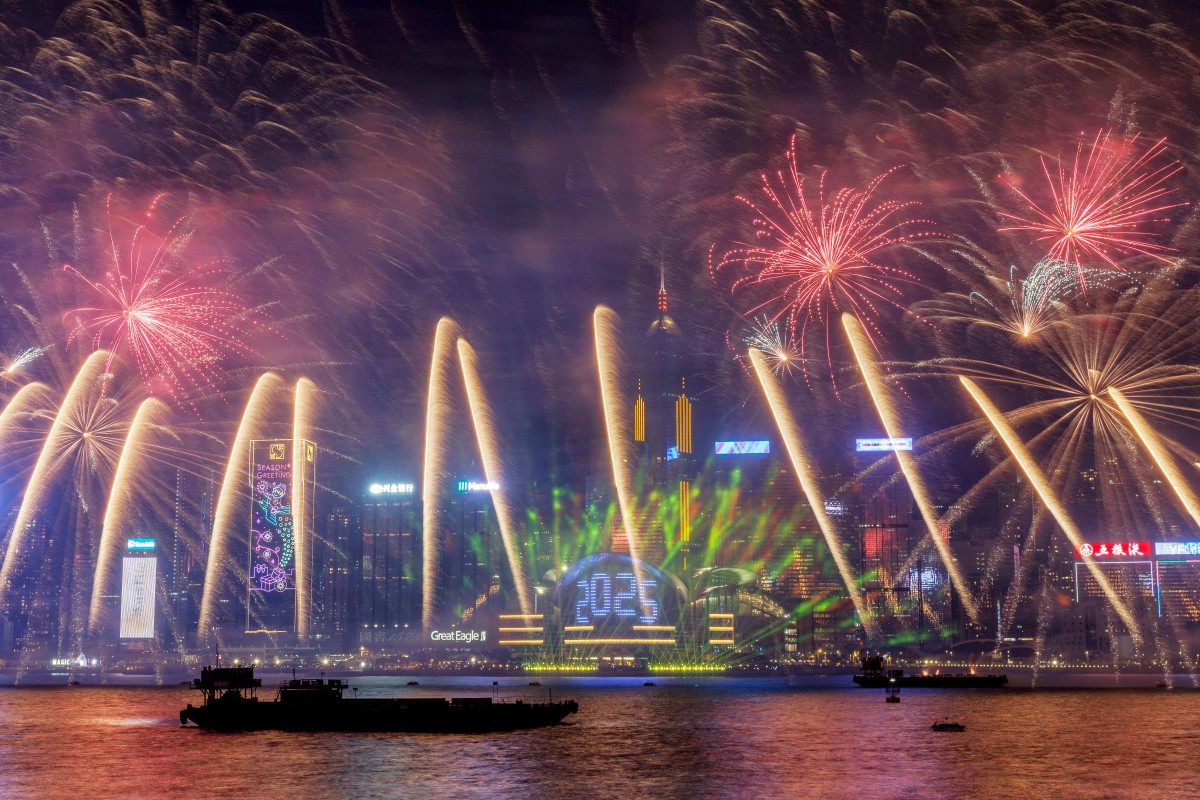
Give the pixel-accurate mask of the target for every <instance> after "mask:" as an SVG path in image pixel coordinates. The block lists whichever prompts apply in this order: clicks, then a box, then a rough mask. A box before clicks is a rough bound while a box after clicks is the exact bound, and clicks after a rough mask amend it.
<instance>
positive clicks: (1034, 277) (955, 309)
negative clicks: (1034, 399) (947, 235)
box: [912, 257, 1129, 341]
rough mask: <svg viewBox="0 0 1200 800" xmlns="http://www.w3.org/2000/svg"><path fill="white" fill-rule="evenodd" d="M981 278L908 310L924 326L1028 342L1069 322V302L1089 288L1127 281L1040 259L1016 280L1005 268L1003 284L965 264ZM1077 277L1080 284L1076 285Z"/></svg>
mask: <svg viewBox="0 0 1200 800" xmlns="http://www.w3.org/2000/svg"><path fill="white" fill-rule="evenodd" d="M968 260H969V261H971V263H973V264H974V265H975V266H976V267H977V268H978V269H979V270H980V272H981V273H982V280H981V281H979V282H978V283H977V288H975V289H973V290H971V291H970V292H945V293H943V294H941V295H939V296H938V297H937V298H935V299H933V300H926V301H923V302H920V303H917V304H915V305H914V306H913V309H912V310H913V312H914V313H916V314H919V315H920V316H921V317H922V318H923V319H925V320H927V321H928V322H929V323H930V324H932V325H935V326H938V327H942V326H950V325H954V324H960V323H965V324H966V325H967V326H976V325H978V326H982V327H984V328H992V329H996V330H999V331H1003V332H1005V333H1008V334H1011V335H1012V337H1013V338H1014V339H1016V340H1017V341H1028V340H1031V339H1033V338H1035V337H1037V335H1038V334H1040V333H1041V332H1043V331H1044V330H1046V329H1047V328H1049V327H1051V326H1053V325H1056V324H1058V323H1060V322H1062V321H1064V319H1065V318H1066V317H1067V316H1069V312H1070V309H1071V303H1072V301H1074V300H1076V299H1077V298H1078V297H1079V296H1080V295H1081V294H1082V292H1083V284H1084V283H1086V285H1088V286H1091V287H1103V288H1117V286H1118V284H1119V282H1127V281H1128V280H1129V275H1128V274H1127V273H1123V272H1117V271H1115V270H1111V269H1106V268H1103V267H1081V266H1078V265H1076V264H1070V263H1068V262H1066V261H1062V260H1061V259H1056V258H1043V259H1042V260H1041V261H1039V262H1038V263H1037V264H1035V265H1034V267H1033V269H1032V270H1030V271H1029V274H1028V275H1026V276H1024V277H1022V276H1021V275H1020V273H1019V270H1018V269H1017V267H1015V266H1014V267H1010V268H1009V271H1008V277H1007V278H1001V277H999V276H997V275H996V274H994V271H993V269H992V268H990V267H989V266H987V265H985V264H983V263H981V262H979V261H977V260H976V259H974V258H973V257H972V258H968ZM1080 275H1082V276H1083V282H1082V283H1081V281H1080V277H1079V276H1080Z"/></svg>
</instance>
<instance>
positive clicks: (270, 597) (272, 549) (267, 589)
mask: <svg viewBox="0 0 1200 800" xmlns="http://www.w3.org/2000/svg"><path fill="white" fill-rule="evenodd" d="M250 493H251V508H250V573H249V576H248V581H247V584H248V587H247V595H248V596H247V603H246V605H247V608H246V612H247V622H246V629H247V630H248V631H255V630H276V631H278V630H291V629H292V628H293V627H294V626H295V617H296V604H295V593H296V541H295V531H294V527H293V522H292V442H291V440H276V441H255V442H251V443H250Z"/></svg>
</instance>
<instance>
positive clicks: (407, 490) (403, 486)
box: [367, 483, 462, 494]
mask: <svg viewBox="0 0 1200 800" xmlns="http://www.w3.org/2000/svg"><path fill="white" fill-rule="evenodd" d="M367 491H369V492H370V493H371V494H412V493H413V484H411V483H372V484H371V485H370V486H369V487H368V489H367ZM459 491H462V490H461V489H460V490H459Z"/></svg>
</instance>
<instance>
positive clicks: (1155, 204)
mask: <svg viewBox="0 0 1200 800" xmlns="http://www.w3.org/2000/svg"><path fill="white" fill-rule="evenodd" d="M1137 142H1138V137H1137V136H1133V137H1132V138H1128V139H1126V138H1123V137H1119V136H1116V135H1114V134H1113V133H1112V132H1110V131H1102V132H1100V133H1098V134H1096V138H1095V140H1093V141H1092V143H1091V145H1090V146H1085V145H1084V144H1083V143H1082V142H1081V143H1080V145H1079V147H1078V148H1077V149H1076V151H1075V159H1074V161H1072V162H1071V164H1070V166H1067V165H1064V164H1063V163H1062V162H1061V161H1060V162H1059V163H1058V164H1057V165H1056V167H1055V168H1054V169H1053V170H1052V169H1051V167H1050V166H1049V165H1048V164H1047V163H1046V161H1045V159H1043V160H1042V172H1043V173H1044V174H1045V176H1046V183H1047V188H1048V190H1049V199H1048V201H1047V202H1045V203H1043V204H1039V203H1038V202H1037V201H1035V200H1033V199H1032V198H1031V197H1030V196H1029V195H1028V194H1026V193H1025V192H1023V191H1021V189H1019V188H1017V187H1016V186H1013V187H1012V188H1013V191H1014V192H1016V193H1017V195H1018V196H1020V198H1021V199H1022V200H1024V201H1025V203H1026V205H1027V206H1028V209H1027V211H1026V213H1025V214H1024V215H1018V214H1009V213H1003V214H1002V215H1003V216H1004V217H1005V218H1007V219H1009V220H1011V221H1012V224H1011V225H1008V226H1006V227H1003V228H1000V230H1001V231H1030V232H1032V233H1033V234H1034V238H1035V239H1036V240H1037V241H1039V242H1043V243H1047V244H1049V248H1048V251H1047V252H1048V253H1049V257H1050V258H1054V259H1059V260H1062V261H1066V262H1068V263H1070V264H1074V265H1076V268H1077V271H1078V278H1079V282H1080V284H1081V286H1083V287H1086V285H1087V274H1086V273H1085V271H1084V265H1085V262H1088V261H1092V262H1093V263H1094V262H1096V261H1102V262H1104V263H1105V264H1107V265H1109V266H1110V267H1112V268H1113V269H1117V270H1120V269H1121V267H1120V265H1119V264H1118V263H1117V261H1116V258H1119V257H1123V256H1129V255H1136V254H1140V255H1146V256H1150V257H1151V258H1154V259H1156V260H1158V261H1161V262H1163V263H1171V260H1170V259H1169V258H1167V257H1166V254H1167V253H1171V252H1174V251H1173V250H1172V249H1171V248H1169V247H1164V246H1162V245H1159V244H1156V243H1154V242H1152V241H1150V238H1151V237H1152V235H1153V234H1152V233H1151V232H1150V231H1147V230H1145V229H1144V226H1145V225H1146V224H1147V223H1151V222H1160V221H1162V220H1163V217H1162V216H1161V215H1162V213H1163V212H1165V211H1168V210H1170V209H1172V208H1179V207H1181V206H1184V205H1186V203H1172V202H1170V195H1171V194H1172V193H1173V191H1174V189H1173V188H1172V187H1170V186H1169V185H1168V180H1169V179H1170V178H1171V177H1172V176H1174V175H1176V174H1177V173H1179V172H1180V171H1181V170H1182V169H1183V167H1182V166H1180V165H1179V164H1178V163H1176V162H1167V163H1160V156H1162V155H1163V154H1164V153H1165V151H1166V140H1165V139H1160V140H1158V141H1157V142H1155V143H1154V144H1153V145H1151V146H1150V147H1148V148H1146V149H1145V150H1144V151H1140V150H1139V147H1138V143H1137Z"/></svg>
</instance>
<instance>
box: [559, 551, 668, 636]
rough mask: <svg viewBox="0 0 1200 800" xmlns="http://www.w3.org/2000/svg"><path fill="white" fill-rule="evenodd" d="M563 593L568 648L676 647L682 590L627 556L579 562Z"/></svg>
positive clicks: (561, 586)
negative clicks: (626, 645)
mask: <svg viewBox="0 0 1200 800" xmlns="http://www.w3.org/2000/svg"><path fill="white" fill-rule="evenodd" d="M639 577H640V578H641V580H640V581H639V580H638V578H639ZM558 592H559V598H558V600H559V608H560V609H561V610H562V617H563V642H564V644H568V645H571V644H588V643H595V644H606V645H607V644H629V645H638V644H673V643H674V642H675V628H676V624H677V623H678V620H679V609H680V608H681V603H680V598H681V597H682V594H683V587H682V585H681V584H679V582H678V581H677V580H676V579H675V578H672V577H669V576H667V575H665V574H664V573H662V572H660V571H658V570H657V569H654V568H653V567H651V566H650V565H648V564H645V563H635V562H634V560H633V559H632V558H631V557H630V556H628V555H625V554H619V553H598V554H596V555H592V556H588V557H587V558H584V559H582V560H581V561H578V562H576V563H575V564H574V565H573V566H572V567H571V568H570V569H569V570H567V572H566V573H565V574H564V575H563V577H562V580H561V581H560V583H559V587H558Z"/></svg>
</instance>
